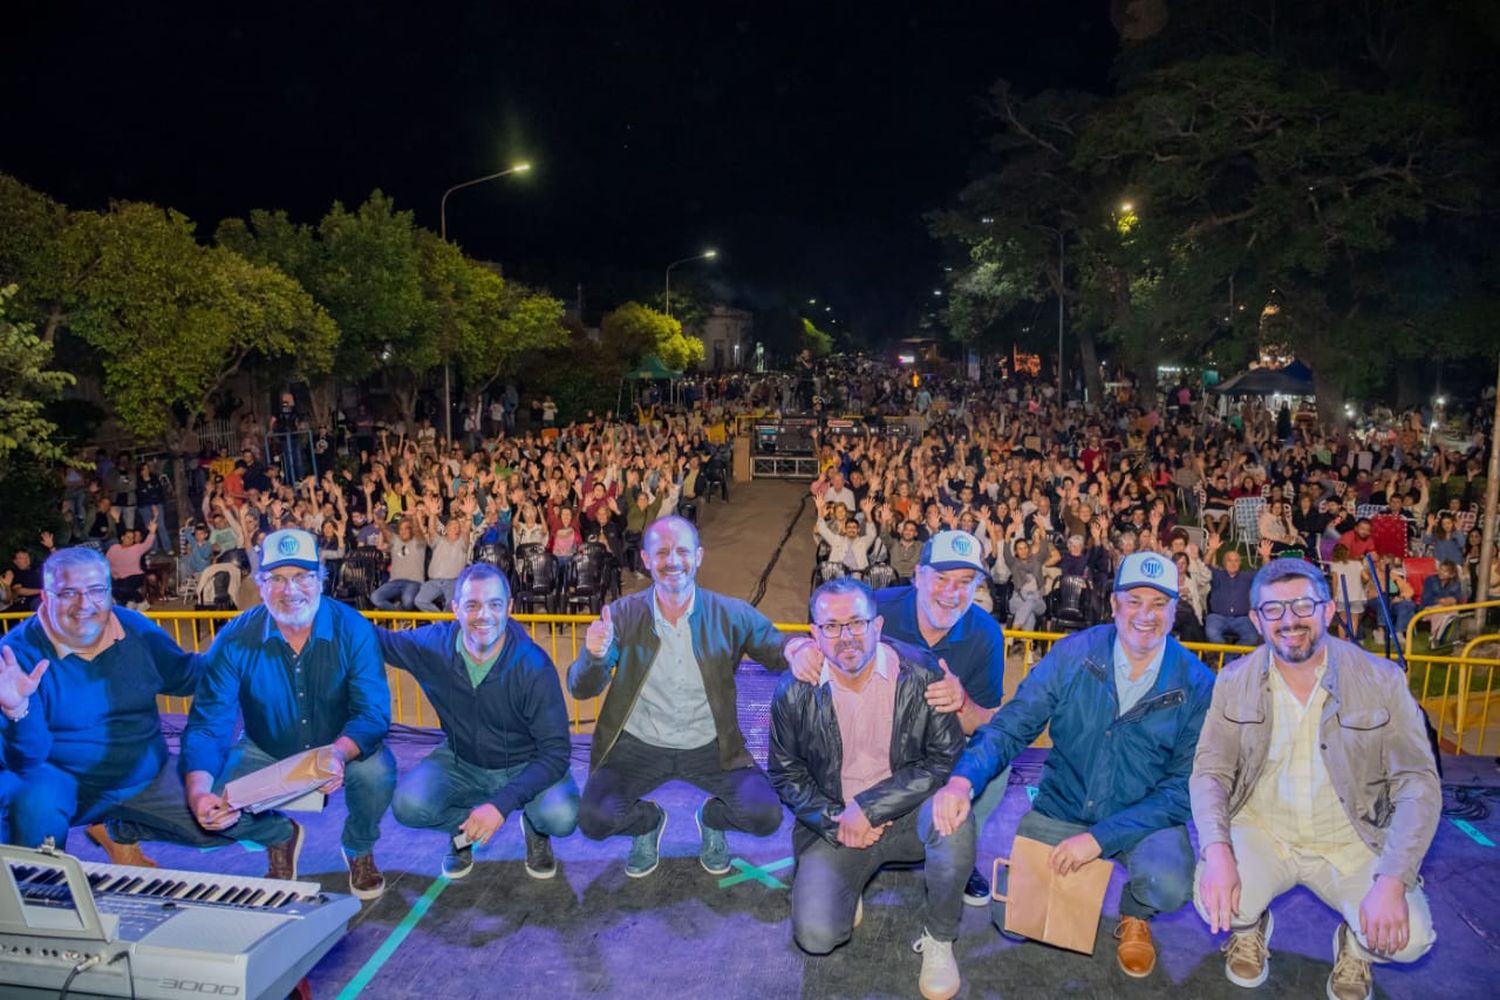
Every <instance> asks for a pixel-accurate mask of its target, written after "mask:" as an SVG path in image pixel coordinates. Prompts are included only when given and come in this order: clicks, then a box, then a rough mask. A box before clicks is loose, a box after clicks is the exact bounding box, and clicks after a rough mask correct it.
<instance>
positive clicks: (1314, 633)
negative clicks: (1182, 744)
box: [1190, 559, 1442, 1000]
mask: <svg viewBox="0 0 1500 1000" xmlns="http://www.w3.org/2000/svg"><path fill="white" fill-rule="evenodd" d="M1251 603H1252V609H1251V611H1250V614H1251V615H1252V616H1253V617H1254V619H1255V625H1256V627H1257V628H1258V629H1260V633H1261V636H1262V637H1263V638H1264V639H1265V645H1264V646H1262V647H1261V648H1260V649H1257V650H1256V651H1255V652H1253V653H1250V654H1249V655H1247V656H1243V657H1241V658H1240V659H1238V660H1236V661H1234V662H1233V663H1231V664H1229V665H1228V666H1226V667H1225V668H1224V670H1223V671H1222V672H1221V673H1220V674H1219V680H1218V684H1217V685H1216V686H1215V688H1214V697H1213V704H1212V707H1211V708H1210V709H1209V713H1208V718H1207V720H1206V722H1205V723H1204V726H1203V732H1202V734H1201V735H1200V736H1199V738H1198V750H1197V758H1196V760H1195V762H1194V765H1193V777H1192V782H1191V786H1190V787H1191V793H1192V804H1193V821H1194V824H1195V825H1196V826H1197V827H1198V837H1199V842H1200V843H1201V844H1202V853H1201V858H1202V861H1201V863H1200V865H1199V867H1198V878H1197V899H1196V903H1197V906H1198V912H1199V913H1200V914H1201V915H1202V916H1203V918H1204V919H1205V920H1206V921H1208V925H1209V927H1210V929H1212V930H1213V931H1214V932H1215V933H1217V932H1218V931H1220V930H1228V931H1229V932H1230V939H1229V941H1228V942H1227V943H1226V945H1225V947H1224V953H1225V961H1224V973H1225V975H1226V976H1227V977H1228V978H1229V981H1230V982H1232V983H1234V984H1235V985H1237V986H1246V987H1252V986H1259V985H1260V984H1261V983H1263V982H1265V981H1266V977H1267V976H1268V975H1269V973H1270V950H1269V948H1268V947H1267V945H1268V941H1269V939H1270V936H1271V931H1272V926H1273V917H1272V914H1271V910H1270V904H1271V901H1272V900H1273V899H1275V898H1276V897H1278V896H1280V895H1281V894H1282V893H1284V892H1286V891H1287V890H1289V889H1291V888H1292V887H1294V886H1297V885H1304V886H1307V888H1309V889H1311V890H1312V891H1313V893H1314V894H1315V895H1317V897H1318V898H1319V899H1321V900H1323V902H1325V903H1327V904H1328V905H1329V906H1331V907H1333V909H1334V910H1336V911H1337V912H1338V913H1339V914H1340V916H1342V917H1343V921H1342V922H1341V923H1340V924H1339V925H1338V927H1337V929H1336V930H1335V931H1334V938H1333V953H1334V966H1333V971H1332V973H1331V974H1330V975H1329V977H1328V990H1327V992H1328V996H1329V997H1331V998H1333V1000H1368V998H1369V997H1370V996H1371V994H1372V992H1373V990H1374V977H1373V974H1372V973H1371V970H1370V963H1371V962H1414V961H1416V960H1417V959H1418V958H1421V957H1422V956H1423V955H1424V954H1426V953H1427V950H1428V949H1429V948H1431V947H1432V944H1433V941H1434V939H1435V937H1436V935H1435V934H1434V932H1433V927H1432V914H1431V912H1430V910H1429V909H1428V906H1427V897H1426V896H1425V895H1424V894H1423V892H1422V889H1421V876H1420V874H1419V870H1420V868H1421V865H1422V859H1423V857H1424V856H1425V855H1426V853H1427V848H1428V846H1429V845H1430V844H1431V843H1432V837H1433V834H1434V833H1435V832H1436V830H1437V824H1438V819H1439V816H1440V814H1441V810H1442V789H1441V786H1440V784H1439V782H1438V776H1437V770H1436V765H1435V763H1434V761H1433V759H1432V751H1431V749H1430V747H1429V743H1428V739H1427V732H1426V729H1425V727H1424V726H1423V721H1422V711H1421V709H1420V708H1418V706H1417V703H1416V702H1415V700H1413V698H1412V696H1411V692H1410V691H1409V690H1408V688H1407V683H1406V675H1405V674H1404V673H1403V672H1402V671H1401V669H1400V668H1399V667H1397V666H1396V665H1395V664H1394V663H1391V662H1390V661H1389V660H1385V659H1382V658H1380V657H1377V656H1375V655H1373V654H1371V653H1367V652H1365V651H1364V650H1363V649H1361V648H1360V647H1358V646H1356V645H1354V644H1352V643H1349V642H1345V641H1344V640H1342V639H1335V638H1334V637H1332V636H1330V635H1329V634H1328V624H1329V622H1331V621H1332V620H1333V615H1334V604H1333V602H1332V601H1331V600H1330V599H1329V593H1328V584H1327V583H1326V581H1325V580H1324V579H1323V575H1322V574H1321V573H1320V572H1318V570H1317V568H1316V567H1314V566H1311V565H1309V564H1308V563H1306V562H1303V561H1302V560H1300V559H1277V560H1274V561H1272V562H1269V563H1267V564H1266V565H1264V566H1262V567H1261V569H1260V571H1259V572H1258V573H1256V575H1255V587H1254V590H1253V594H1252V598H1251Z"/></svg>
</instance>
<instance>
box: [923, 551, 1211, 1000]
mask: <svg viewBox="0 0 1500 1000" xmlns="http://www.w3.org/2000/svg"><path fill="white" fill-rule="evenodd" d="M1177 586H1178V582H1177V567H1176V566H1174V565H1173V564H1172V562H1171V560H1169V559H1167V558H1166V557H1165V556H1162V555H1160V554H1158V553H1155V552H1136V553H1132V554H1130V555H1129V556H1126V557H1125V559H1124V560H1122V561H1121V563H1120V570H1119V572H1118V574H1117V575H1116V576H1115V586H1114V593H1113V594H1111V595H1110V606H1111V608H1112V609H1113V611H1114V622H1113V623H1110V624H1104V625H1096V626H1094V627H1093V628H1091V629H1088V630H1086V631H1084V632H1080V633H1077V634H1075V635H1072V636H1069V637H1068V638H1066V639H1063V640H1062V641H1060V642H1058V643H1057V644H1056V645H1054V646H1053V647H1052V649H1051V651H1050V652H1048V654H1047V655H1046V656H1045V657H1043V658H1042V661H1041V662H1040V663H1038V664H1037V665H1036V667H1035V668H1033V669H1032V671H1031V673H1030V674H1029V675H1028V676H1027V678H1026V679H1025V680H1024V681H1022V682H1021V686H1020V689H1019V690H1017V692H1016V695H1015V697H1014V698H1012V699H1011V700H1010V701H1009V702H1007V703H1006V704H1005V705H1004V706H1003V707H1002V708H1001V709H1000V711H999V712H997V713H995V716H994V718H992V719H991V720H990V721H989V722H987V723H985V724H984V725H983V726H981V727H980V728H979V730H978V731H977V732H976V733H975V734H974V736H973V738H972V739H971V740H970V741H969V746H968V748H967V749H966V750H965V751H964V755H963V757H961V758H960V759H959V762H958V764H957V765H956V766H955V767H954V769H953V777H952V778H950V779H949V781H948V784H947V785H946V786H945V787H944V788H943V789H942V790H941V791H939V792H938V793H937V795H935V796H934V797H933V816H934V820H935V822H936V823H937V827H938V830H939V831H940V832H944V833H947V832H949V831H951V830H953V829H956V828H957V826H958V824H960V823H962V822H963V821H964V819H965V817H967V816H968V813H969V808H970V805H969V802H970V798H971V795H972V790H973V789H974V788H979V787H982V785H983V784H984V783H985V782H987V781H989V780H990V779H991V778H992V777H993V776H994V775H996V774H998V773H999V772H1000V770H1001V769H1003V768H1004V767H1006V766H1007V765H1009V764H1010V762H1011V761H1012V760H1014V759H1015V758H1016V756H1017V755H1018V754H1019V753H1020V752H1021V751H1022V750H1024V749H1025V748H1026V747H1028V746H1030V745H1031V743H1032V741H1034V740H1035V739H1036V738H1037V737H1038V736H1040V735H1041V734H1042V731H1043V730H1044V729H1047V728H1048V726H1049V725H1050V727H1051V736H1052V749H1051V751H1050V752H1049V754H1048V758H1047V764H1046V769H1045V771H1044V772H1043V775H1042V781H1041V787H1040V789H1039V791H1038V794H1037V797H1036V801H1035V802H1034V803H1033V805H1032V810H1031V811H1030V812H1028V813H1027V814H1026V815H1024V816H1022V817H1021V822H1020V825H1019V826H1018V827H1017V828H1016V833H1017V834H1018V835H1020V836H1025V837H1029V838H1031V839H1033V840H1039V841H1042V842H1043V843H1046V844H1052V845H1054V846H1053V849H1052V854H1051V858H1050V862H1051V865H1052V868H1053V870H1054V871H1055V872H1057V873H1058V874H1060V875H1067V874H1070V873H1071V872H1073V871H1075V870H1076V869H1078V868H1079V867H1081V866H1083V865H1085V864H1087V863H1088V862H1090V861H1093V860H1094V859H1095V858H1100V857H1104V858H1110V859H1112V860H1115V861H1118V862H1119V863H1120V864H1122V865H1124V867H1125V869H1126V871H1127V872H1128V873H1129V876H1130V880H1129V881H1128V882H1127V883H1126V884H1125V889H1124V891H1123V892H1122V893H1121V895H1120V924H1119V927H1118V929H1117V930H1116V933H1115V936H1116V937H1117V938H1119V942H1120V943H1119V947H1118V949H1117V959H1118V961H1119V964H1120V968H1121V970H1122V971H1123V972H1125V974H1126V975H1129V976H1133V977H1137V978H1140V977H1144V976H1148V975H1150V974H1151V971H1152V970H1153V969H1154V968H1155V967H1156V947H1155V945H1154V944H1153V943H1152V941H1151V929H1150V925H1149V923H1148V921H1149V920H1150V919H1151V918H1152V917H1153V916H1155V915H1156V914H1157V913H1161V912H1170V911H1172V910H1176V909H1178V908H1180V907H1182V906H1183V905H1185V904H1186V903H1187V902H1188V901H1189V900H1190V899H1191V897H1192V886H1193V866H1194V858H1193V849H1192V845H1191V843H1190V842H1189V840H1188V831H1187V821H1188V818H1189V817H1190V815H1191V809H1190V807H1189V801H1188V778H1189V776H1190V775H1191V774H1192V769H1193V754H1194V752H1195V751H1196V749H1197V746H1198V730H1199V729H1200V728H1202V725H1203V716H1204V713H1205V712H1206V711H1207V709H1208V705H1209V701H1210V699H1211V698H1212V695H1213V684H1214V678H1213V675H1212V674H1211V673H1209V670H1208V668H1207V667H1205V666H1204V665H1203V663H1202V661H1200V660H1199V659H1198V658H1197V657H1196V656H1194V655H1193V654H1192V653H1190V652H1188V651H1187V650H1186V649H1184V648H1183V646H1182V645H1181V643H1179V642H1177V640H1175V639H1173V638H1172V637H1171V636H1170V635H1169V634H1168V633H1169V631H1170V629H1171V627H1172V622H1173V620H1174V618H1175V616H1176V611H1177V608H1176V605H1177ZM994 917H995V920H996V923H997V924H999V925H1000V926H1001V927H1004V913H1003V911H1002V910H1000V908H999V907H998V905H997V906H996V907H995V913H994Z"/></svg>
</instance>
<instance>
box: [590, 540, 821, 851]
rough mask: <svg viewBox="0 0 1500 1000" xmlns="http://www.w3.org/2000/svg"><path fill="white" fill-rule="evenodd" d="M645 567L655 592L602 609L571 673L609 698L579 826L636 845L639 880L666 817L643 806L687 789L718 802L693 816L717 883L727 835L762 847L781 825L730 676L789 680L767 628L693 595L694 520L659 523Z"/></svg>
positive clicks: (753, 617) (810, 674)
mask: <svg viewBox="0 0 1500 1000" xmlns="http://www.w3.org/2000/svg"><path fill="white" fill-rule="evenodd" d="M641 559H642V561H643V562H644V563H645V565H646V569H647V571H648V572H649V573H650V574H651V579H652V581H653V583H652V586H650V587H648V588H646V589H645V590H642V591H639V592H637V593H634V594H630V595H628V596H626V597H623V598H621V599H620V600H618V601H615V602H614V603H613V604H610V605H607V606H606V607H605V608H604V614H603V617H601V618H600V619H599V620H598V621H596V622H594V623H593V624H592V625H590V626H589V628H588V634H587V636H586V639H585V643H584V648H583V649H582V650H580V651H579V653H578V658H577V659H576V660H574V661H573V665H572V666H571V667H570V668H569V670H568V689H569V691H570V692H571V693H572V695H573V697H574V698H580V699H582V698H593V697H595V696H596V695H598V694H599V693H600V692H601V691H603V690H604V689H605V687H606V686H608V688H609V691H608V693H607V694H605V696H604V705H603V707H602V708H601V709H600V710H599V721H598V723H597V724H596V725H595V727H594V738H593V745H592V748H591V749H590V752H589V758H590V768H591V770H590V774H589V779H588V782H587V784H586V785H585V786H584V789H583V801H582V802H581V803H580V805H579V812H578V825H579V827H580V828H581V829H582V830H583V832H584V835H585V836H587V837H589V838H590V839H593V840H603V839H604V838H606V837H612V836H615V835H617V834H626V835H628V836H630V837H632V838H633V841H632V845H631V849H630V856H629V858H628V860H627V861H626V864H625V874H626V875H628V876H630V877H631V878H644V877H645V876H647V875H650V874H651V873H652V872H653V871H655V870H656V867H657V865H658V864H659V863H660V860H661V838H662V832H663V830H664V829H665V828H666V823H667V813H666V810H664V809H662V808H661V807H660V806H658V805H657V804H656V803H655V802H652V801H650V800H647V799H642V798H641V796H642V795H644V794H645V793H647V792H649V791H651V790H652V789H653V788H656V787H657V786H659V785H661V784H663V783H664V782H667V781H671V780H672V779H674V778H675V779H680V780H682V781H686V782H688V783H690V784H693V785H696V786H698V787H699V788H702V789H703V790H704V791H706V792H708V793H709V794H710V795H711V796H712V797H711V798H710V799H708V801H706V802H705V803H703V805H702V806H700V807H699V809H698V812H697V815H696V819H697V823H698V829H699V833H700V836H701V846H700V850H699V853H698V860H699V862H700V863H701V864H702V865H703V868H704V870H706V871H707V872H709V874H712V875H722V874H724V873H725V872H727V871H729V867H730V866H729V844H728V841H727V840H726V839H725V836H724V832H725V831H726V830H739V831H741V832H744V833H750V834H754V835H755V836H758V837H764V836H767V835H769V834H771V833H773V832H775V830H776V828H777V827H779V826H780V825H781V803H780V801H779V800H778V799H777V798H776V792H775V791H774V790H772V788H771V783H770V781H769V780H767V778H766V774H765V772H764V771H762V770H761V769H760V768H759V767H757V766H756V765H755V762H754V761H753V760H752V759H751V757H750V752H749V751H748V750H746V749H745V737H744V735H743V734H742V733H741V732H740V725H739V716H738V714H737V707H736V704H735V683H734V671H735V667H737V666H738V665H739V662H740V660H741V659H743V658H745V657H749V658H750V659H753V660H755V661H757V662H759V663H760V664H762V665H764V666H765V667H766V668H767V669H770V670H784V669H786V667H787V657H786V655H785V653H784V651H783V642H782V639H781V635H780V633H778V632H777V631H776V627H775V626H774V625H772V624H771V622H770V620H769V619H767V618H766V617H765V616H764V615H762V614H761V613H760V612H758V611H756V610H755V609H754V608H753V607H751V606H750V605H749V604H747V603H745V602H744V601H740V600H736V599H735V598H731V597H725V596H723V595H721V594H716V593H714V592H713V591H709V590H704V589H702V588H700V587H699V586H698V585H697V583H696V577H697V573H698V567H699V566H700V565H701V564H702V562H703V549H702V547H701V546H700V545H699V544H698V530H697V529H696V528H694V527H693V525H692V524H691V523H689V522H688V521H687V520H685V519H683V518H681V517H675V516H672V517H663V518H661V519H659V520H657V521H654V522H652V524H651V525H650V527H648V528H647V529H646V533H645V535H644V536H643V537H642V539H641ZM807 659H809V660H810V659H811V658H810V657H809V658H807ZM808 667H812V665H811V664H810V663H809V664H808V665H807V666H799V668H798V671H797V676H799V677H802V678H803V679H808V680H816V678H817V676H818V672H817V668H816V667H812V669H808Z"/></svg>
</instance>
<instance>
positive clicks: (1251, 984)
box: [1224, 912, 1276, 990]
mask: <svg viewBox="0 0 1500 1000" xmlns="http://www.w3.org/2000/svg"><path fill="white" fill-rule="evenodd" d="M1275 929H1276V914H1274V913H1269V912H1268V915H1267V916H1266V964H1265V965H1263V966H1261V970H1260V975H1258V976H1256V977H1255V978H1254V979H1245V978H1242V977H1240V976H1236V975H1235V974H1234V973H1233V972H1230V971H1229V963H1228V962H1225V963H1224V978H1225V979H1227V980H1229V981H1230V982H1231V983H1233V984H1234V985H1236V986H1243V987H1244V988H1245V989H1247V990H1253V989H1255V988H1256V987H1257V986H1260V985H1261V984H1263V983H1264V982H1265V981H1266V980H1267V979H1268V978H1269V977H1270V975H1271V947H1270V945H1271V932H1272V931H1273V930H1275Z"/></svg>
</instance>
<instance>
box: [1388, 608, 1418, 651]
mask: <svg viewBox="0 0 1500 1000" xmlns="http://www.w3.org/2000/svg"><path fill="white" fill-rule="evenodd" d="M1390 607H1391V623H1392V624H1393V625H1394V626H1395V627H1396V635H1397V636H1399V637H1400V638H1401V640H1402V641H1403V642H1405V641H1406V626H1408V625H1410V624H1411V620H1412V616H1413V615H1415V614H1416V613H1417V606H1416V605H1415V604H1413V603H1412V602H1411V601H1402V600H1394V601H1391V604H1390Z"/></svg>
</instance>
